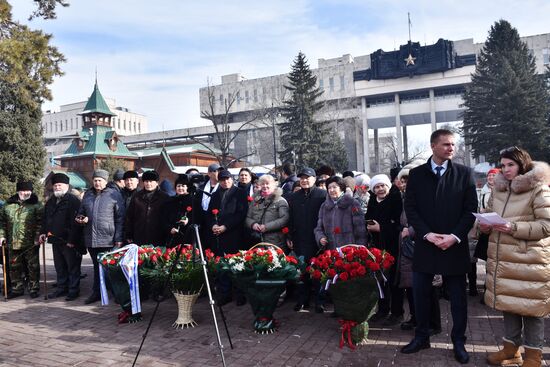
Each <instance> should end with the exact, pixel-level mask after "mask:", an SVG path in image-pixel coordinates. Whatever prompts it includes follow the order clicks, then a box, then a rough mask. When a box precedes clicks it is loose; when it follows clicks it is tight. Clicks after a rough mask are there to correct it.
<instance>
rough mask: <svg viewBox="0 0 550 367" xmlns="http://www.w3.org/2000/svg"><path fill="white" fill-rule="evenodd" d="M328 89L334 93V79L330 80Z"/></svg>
mask: <svg viewBox="0 0 550 367" xmlns="http://www.w3.org/2000/svg"><path fill="white" fill-rule="evenodd" d="M328 88H329V90H330V91H331V92H334V78H333V77H330V78H328Z"/></svg>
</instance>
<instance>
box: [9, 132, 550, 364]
mask: <svg viewBox="0 0 550 367" xmlns="http://www.w3.org/2000/svg"><path fill="white" fill-rule="evenodd" d="M430 144H431V150H432V156H431V157H430V159H429V160H428V161H427V162H417V161H415V162H411V163H410V164H408V165H406V166H404V167H402V168H396V169H392V171H391V172H390V176H389V177H388V176H387V175H385V174H377V175H375V176H373V177H372V178H371V177H369V176H368V175H367V174H364V173H357V172H352V171H348V172H344V173H343V175H342V176H340V175H336V174H335V172H334V171H333V170H332V169H331V168H330V167H326V166H325V167H322V168H321V169H318V170H317V171H315V170H314V169H312V168H310V167H302V168H301V169H299V170H298V171H296V170H295V167H294V166H293V165H292V164H285V165H283V166H282V167H281V168H280V171H279V172H278V175H271V174H264V175H261V176H260V177H257V176H256V175H255V174H254V173H253V172H252V171H251V170H249V169H248V168H241V169H240V172H239V174H238V175H237V177H236V178H235V177H234V176H233V175H232V174H231V173H230V172H229V171H228V170H227V169H225V168H223V167H220V166H219V165H218V164H211V165H210V166H208V172H207V175H206V177H205V179H204V180H203V179H202V178H201V176H200V175H199V172H198V170H196V169H190V170H188V172H187V173H186V174H184V175H179V176H178V178H177V179H176V181H175V182H174V184H173V189H172V185H171V184H169V185H168V186H169V187H166V185H164V182H163V184H162V185H159V181H160V177H159V175H158V173H157V172H155V171H146V172H144V173H143V174H142V176H141V187H140V185H139V181H140V177H139V175H138V173H137V172H135V171H127V172H123V171H117V172H116V173H115V174H114V177H113V178H112V180H111V181H110V180H109V173H108V172H107V171H104V170H101V169H98V170H96V171H95V172H94V174H93V182H92V188H90V189H89V190H87V191H86V192H85V193H84V194H83V195H82V197H78V196H77V195H75V194H74V193H73V192H72V191H71V190H70V185H69V177H68V176H67V175H65V174H64V173H56V174H54V175H53V176H52V179H51V183H52V189H53V195H52V196H51V197H50V198H48V199H47V201H46V202H45V205H44V206H43V205H42V204H41V203H40V200H39V199H38V197H37V196H36V195H35V194H34V193H33V186H32V183H30V182H18V183H17V188H16V194H15V195H14V196H12V197H11V198H9V200H8V201H7V202H6V204H5V206H4V207H3V208H2V210H1V211H0V243H1V244H2V245H7V246H6V247H7V249H8V251H7V255H8V259H9V279H8V288H9V294H8V297H9V298H15V297H19V296H22V295H23V294H24V291H25V288H27V289H28V291H29V295H30V297H32V298H35V297H37V296H38V294H39V290H40V286H39V280H40V268H39V248H40V245H41V244H44V243H46V242H48V243H51V244H52V249H53V257H54V265H55V270H56V274H57V279H56V281H57V286H56V290H55V291H54V292H53V293H52V294H50V295H49V297H52V298H56V297H62V296H65V299H66V300H67V301H74V300H75V299H77V298H78V297H79V295H80V279H81V261H82V256H83V255H84V254H86V253H89V254H90V257H91V259H92V262H93V267H94V275H93V276H94V281H93V286H92V290H91V293H90V294H89V296H88V297H87V298H86V300H85V303H86V304H91V303H94V302H97V301H99V300H100V291H99V288H100V284H99V264H98V260H97V256H98V254H100V253H103V252H108V251H110V250H112V249H113V248H117V247H121V246H123V245H125V244H129V243H135V244H137V245H150V244H152V245H156V246H167V247H174V246H176V245H178V244H181V243H190V242H192V241H194V239H195V236H194V231H193V230H192V229H193V226H191V224H197V225H198V228H199V233H200V240H201V242H202V244H203V247H204V248H209V249H211V250H212V251H213V252H214V253H215V254H216V255H219V256H223V255H225V254H230V253H235V252H237V251H239V250H245V249H248V248H250V247H251V246H253V245H254V244H256V243H259V242H267V243H270V244H273V245H276V246H278V247H280V248H281V249H283V250H284V251H285V252H286V253H287V254H288V253H291V254H293V255H296V256H298V257H303V259H304V261H305V262H306V263H307V262H309V261H310V260H311V259H312V258H313V257H315V256H316V255H317V254H319V253H320V252H321V251H323V250H325V249H335V248H338V247H341V246H343V245H347V244H359V245H365V246H373V247H377V248H379V249H381V250H386V251H388V252H389V253H391V254H392V255H394V256H395V257H396V259H397V261H396V263H395V264H394V266H393V267H392V268H391V269H390V270H389V272H388V274H386V277H387V281H386V282H385V283H384V284H383V285H382V289H381V298H380V299H379V302H378V308H377V312H376V313H375V314H374V315H373V316H372V317H371V319H370V322H371V323H373V324H375V325H376V324H377V323H378V324H381V325H383V326H388V327H393V326H398V325H399V327H401V329H403V330H412V329H414V338H413V339H412V341H411V342H410V343H409V344H407V345H405V346H404V347H403V348H402V349H401V352H402V353H417V352H419V351H421V350H423V349H426V348H430V336H433V335H435V334H437V333H440V332H441V320H440V310H439V296H440V295H444V296H445V297H446V298H447V299H449V301H450V304H451V314H452V319H453V327H452V331H451V339H452V343H453V351H454V356H455V359H456V360H457V361H458V362H460V363H468V361H469V355H468V352H467V351H466V349H465V346H464V345H465V342H466V335H465V333H466V327H467V304H468V303H467V291H468V290H469V294H470V295H471V296H476V295H477V294H478V292H477V285H476V281H477V278H476V274H477V264H476V257H479V258H482V259H484V260H486V261H487V277H486V287H485V289H484V292H483V297H484V298H483V299H484V302H485V303H486V304H487V305H488V306H490V307H492V308H494V309H496V310H499V311H502V312H503V318H504V333H505V335H504V338H503V340H504V341H503V348H502V349H501V350H500V351H499V352H497V353H491V354H489V355H488V357H487V360H488V362H489V363H491V364H493V365H501V364H505V363H509V362H510V361H513V362H514V363H518V364H521V363H523V365H524V366H540V363H541V358H542V347H543V341H544V317H545V316H546V315H548V314H549V313H550V302H548V300H549V299H550V255H549V251H548V248H549V247H548V246H549V245H550V189H549V187H548V184H549V183H550V168H549V166H548V165H547V164H546V163H543V162H533V161H532V159H531V158H530V156H529V154H528V153H527V152H526V151H525V150H523V149H521V148H518V147H511V148H508V149H504V150H503V151H501V153H500V161H499V164H500V167H501V168H498V169H492V170H490V171H489V172H488V175H487V184H486V185H485V186H484V187H483V188H482V189H481V190H480V191H479V192H478V190H477V189H476V184H475V182H474V178H473V172H472V170H471V169H469V168H467V167H465V166H463V165H460V164H458V163H455V162H453V161H452V158H453V154H454V151H455V137H454V135H453V133H452V132H450V131H448V130H436V131H435V132H433V133H432V136H431V138H430ZM235 179H236V182H235V181H234V180H235ZM164 181H165V182H166V180H164ZM172 191H173V192H172ZM475 212H479V213H491V212H494V213H497V214H498V215H500V216H501V217H502V218H503V221H502V222H500V224H488V223H485V222H478V221H475V218H474V215H473V213H475ZM467 279H468V285H467V282H466V280H467ZM215 289H216V295H217V296H216V297H217V303H218V304H219V305H225V304H227V303H230V302H232V301H233V299H235V301H236V304H237V305H239V306H240V305H243V304H245V303H246V298H245V297H244V295H243V293H242V292H241V291H239V290H238V289H236V288H235V287H233V285H232V284H231V279H230V278H229V277H226V276H219V277H217V278H216V285H215ZM292 294H293V297H294V298H295V299H296V304H295V306H294V310H295V311H297V312H308V311H309V310H310V305H311V304H312V303H313V304H314V311H315V312H319V313H322V312H324V311H325V304H326V302H327V301H328V300H327V295H326V294H325V292H324V291H323V287H321V285H320V284H319V283H318V282H316V281H315V280H313V279H311V278H309V277H308V276H307V275H306V274H304V276H303V278H302V281H301V282H299V283H298V285H297V286H296V287H293V286H292V285H289V286H288V287H287V291H285V293H284V294H283V295H282V298H281V302H283V301H284V298H285V297H286V298H290V297H291V295H292ZM405 299H407V304H408V308H409V312H408V314H409V316H410V318H409V319H408V320H405V319H404V315H405V309H404V306H405ZM520 346H523V347H524V350H525V358H523V357H522V355H521V353H520Z"/></svg>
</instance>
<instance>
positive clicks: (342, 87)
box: [340, 75, 346, 90]
mask: <svg viewBox="0 0 550 367" xmlns="http://www.w3.org/2000/svg"><path fill="white" fill-rule="evenodd" d="M340 90H346V83H345V80H344V76H343V75H340Z"/></svg>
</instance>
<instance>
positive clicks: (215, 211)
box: [212, 209, 220, 215]
mask: <svg viewBox="0 0 550 367" xmlns="http://www.w3.org/2000/svg"><path fill="white" fill-rule="evenodd" d="M219 212H220V211H219V210H218V209H212V214H214V215H218V213H219Z"/></svg>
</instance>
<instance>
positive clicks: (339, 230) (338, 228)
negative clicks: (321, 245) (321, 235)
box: [334, 227, 342, 234]
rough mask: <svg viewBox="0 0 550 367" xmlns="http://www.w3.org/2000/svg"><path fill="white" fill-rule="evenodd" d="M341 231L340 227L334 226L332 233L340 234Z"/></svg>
mask: <svg viewBox="0 0 550 367" xmlns="http://www.w3.org/2000/svg"><path fill="white" fill-rule="evenodd" d="M340 233H342V230H341V229H340V227H334V234H340Z"/></svg>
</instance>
